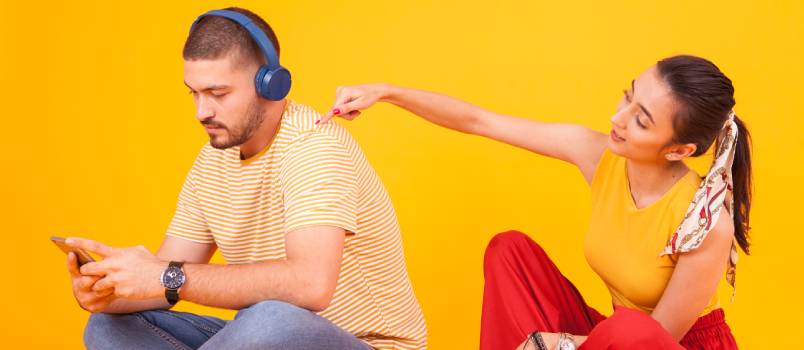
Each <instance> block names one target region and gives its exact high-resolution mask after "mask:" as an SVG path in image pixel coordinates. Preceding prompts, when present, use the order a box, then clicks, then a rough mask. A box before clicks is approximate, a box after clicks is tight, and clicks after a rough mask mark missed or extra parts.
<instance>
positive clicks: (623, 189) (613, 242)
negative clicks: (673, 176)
mask: <svg viewBox="0 0 804 350" xmlns="http://www.w3.org/2000/svg"><path fill="white" fill-rule="evenodd" d="M700 182H701V178H700V177H699V176H698V174H696V173H695V171H692V170H690V171H689V172H688V173H687V174H686V175H685V176H684V177H682V178H681V179H679V180H678V181H677V182H676V183H675V184H674V185H673V187H672V188H671V189H670V190H668V191H667V192H666V193H665V194H664V195H663V196H662V197H661V198H660V199H659V200H657V201H656V202H654V203H653V204H651V205H649V206H647V207H645V208H641V209H638V208H637V207H636V205H635V204H634V200H633V197H632V196H631V189H630V186H629V183H628V175H627V169H626V159H625V158H623V157H620V156H618V155H615V154H614V153H612V152H611V151H610V150H608V149H607V150H606V151H605V152H604V153H603V156H602V157H601V159H600V164H598V167H597V170H596V171H595V175H594V177H593V179H592V217H591V220H590V225H589V231H588V233H587V235H586V239H585V241H584V255H585V256H586V261H587V262H588V263H589V265H590V266H591V267H592V269H593V270H594V271H595V272H596V273H597V274H598V275H599V276H600V277H601V278H602V279H603V282H605V284H606V286H607V287H608V289H609V292H610V293H611V298H612V302H613V303H614V304H615V305H622V306H626V307H629V308H638V309H641V310H643V311H645V312H647V313H651V312H652V311H653V309H654V308H655V307H656V304H657V303H658V302H659V299H661V297H662V294H663V293H664V290H665V288H666V287H667V283H668V282H670V277H671V276H672V275H673V271H674V270H675V266H676V261H677V258H678V255H665V256H659V253H661V252H662V249H663V248H664V246H665V245H666V244H667V240H668V239H669V238H670V236H671V235H672V234H673V232H675V230H676V229H677V228H678V225H679V224H680V223H681V220H682V219H683V218H684V214H685V213H686V211H687V209H688V208H689V205H690V202H691V201H692V198H693V195H694V194H695V191H696V190H697V189H698V185H699V184H700ZM718 307H720V301H719V299H718V296H717V293H715V295H714V296H712V299H711V300H710V301H709V303H708V304H707V306H706V308H705V309H704V310H703V312H702V313H701V315H705V314H707V313H709V312H710V311H712V310H714V309H716V308H718Z"/></svg>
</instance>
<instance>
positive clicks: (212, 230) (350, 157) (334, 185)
mask: <svg viewBox="0 0 804 350" xmlns="http://www.w3.org/2000/svg"><path fill="white" fill-rule="evenodd" d="M319 117H320V116H319V114H318V113H317V112H316V111H314V110H313V109H312V108H310V107H307V106H304V105H300V104H297V103H295V102H293V101H288V106H287V108H286V109H285V112H284V113H283V115H282V119H281V122H280V126H279V130H278V132H277V134H276V136H275V138H274V140H273V142H272V144H271V145H270V146H268V147H266V149H264V150H262V151H261V152H260V153H259V154H257V155H255V156H253V157H251V158H249V159H247V160H241V159H240V149H239V147H232V148H229V149H225V150H218V149H215V148H213V147H212V146H210V145H209V144H206V145H205V146H204V147H203V148H202V149H201V152H200V154H199V155H198V157H197V158H196V161H195V163H194V164H193V167H192V169H191V170H190V172H189V174H188V175H187V178H186V180H185V182H184V186H183V187H182V190H181V193H180V195H179V200H178V204H177V208H176V213H175V214H174V216H173V220H172V221H171V223H170V226H169V227H168V230H167V235H168V236H172V237H178V238H183V239H187V240H190V241H193V242H199V243H215V244H216V245H217V246H218V248H219V249H220V251H221V253H222V254H223V257H224V258H225V259H226V261H227V263H230V264H245V263H252V262H258V261H264V260H271V259H281V258H283V257H285V246H284V245H285V234H286V233H287V232H291V231H293V230H296V229H298V228H301V227H307V226H322V225H326V226H337V227H340V228H343V229H345V230H346V231H347V232H349V234H348V235H347V237H346V241H345V246H344V251H343V260H342V267H341V272H340V276H339V278H338V285H337V287H336V290H335V295H334V297H333V300H332V302H331V304H330V306H329V307H328V308H327V309H326V310H324V311H323V312H320V313H319V314H320V315H321V316H323V317H325V318H327V319H329V320H330V321H332V322H333V323H334V324H336V325H337V326H339V327H341V328H342V329H344V330H346V331H347V332H349V333H351V334H354V335H355V336H357V337H358V338H360V339H362V340H364V341H366V342H367V343H368V344H369V345H371V346H373V347H375V348H378V349H423V348H426V346H427V329H426V326H425V322H424V316H423V315H422V312H421V307H420V306H419V302H418V300H417V299H416V296H415V294H414V293H413V289H412V287H411V283H410V279H409V278H408V273H407V268H406V266H405V256H404V252H403V249H402V237H401V234H400V230H399V224H398V222H397V219H396V213H395V212H394V208H393V206H392V205H391V200H390V198H389V196H388V193H387V192H386V190H385V188H384V187H383V184H382V182H381V181H380V179H379V177H378V176H377V174H376V173H375V172H374V169H373V168H372V167H371V165H370V164H369V163H368V161H367V160H366V157H365V156H364V155H363V151H362V150H361V149H360V146H359V145H358V144H357V142H355V140H354V139H353V138H352V137H351V135H350V134H349V133H348V132H347V131H346V130H345V129H343V128H342V127H341V126H340V125H338V124H337V123H334V122H330V123H326V124H322V125H316V124H315V121H316V120H317V119H318V118H319Z"/></svg>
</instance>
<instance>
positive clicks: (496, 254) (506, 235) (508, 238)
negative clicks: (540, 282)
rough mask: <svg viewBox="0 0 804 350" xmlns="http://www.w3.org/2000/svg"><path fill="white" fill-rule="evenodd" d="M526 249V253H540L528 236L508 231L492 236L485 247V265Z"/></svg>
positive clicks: (537, 245)
mask: <svg viewBox="0 0 804 350" xmlns="http://www.w3.org/2000/svg"><path fill="white" fill-rule="evenodd" d="M523 247H524V248H526V250H527V251H530V252H532V251H534V250H536V251H542V248H541V247H540V246H539V244H538V243H536V242H535V241H534V240H533V239H531V238H530V237H529V236H528V235H526V234H524V233H522V232H520V231H516V230H510V231H505V232H501V233H498V234H496V235H494V237H492V238H491V240H490V241H489V244H488V245H487V246H486V253H485V256H484V260H485V262H486V263H489V262H494V261H496V260H500V259H504V258H507V257H510V256H511V255H513V254H516V252H517V250H522V248H523Z"/></svg>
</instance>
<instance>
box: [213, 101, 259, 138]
mask: <svg viewBox="0 0 804 350" xmlns="http://www.w3.org/2000/svg"><path fill="white" fill-rule="evenodd" d="M264 119H265V108H264V107H263V106H262V104H260V103H259V101H257V100H256V99H255V100H254V101H253V102H252V103H250V104H249V106H248V108H246V115H245V121H244V123H243V124H241V125H239V127H236V128H231V129H230V128H229V127H227V126H225V125H223V124H220V123H216V122H212V123H211V124H214V125H215V126H220V127H222V128H223V129H224V130H225V131H226V135H221V136H217V137H215V136H210V139H209V144H210V145H211V146H212V147H215V148H217V149H226V148H230V147H234V146H239V145H242V144H244V143H246V141H248V139H250V138H251V136H253V135H254V132H255V131H257V129H259V128H260V125H262V121H263V120H264Z"/></svg>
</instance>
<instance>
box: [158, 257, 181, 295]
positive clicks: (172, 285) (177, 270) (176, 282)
mask: <svg viewBox="0 0 804 350" xmlns="http://www.w3.org/2000/svg"><path fill="white" fill-rule="evenodd" d="M182 265H184V262H183V261H171V262H170V263H169V264H168V267H167V268H166V269H165V271H162V275H161V276H160V277H159V281H160V282H162V287H165V299H167V302H168V303H170V305H176V303H177V302H178V301H179V289H180V288H181V286H183V285H184V281H185V280H186V277H185V276H184V269H182Z"/></svg>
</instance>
